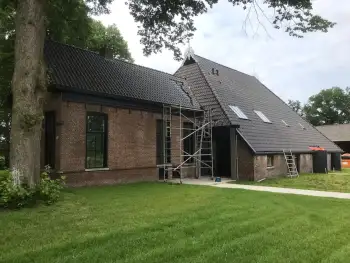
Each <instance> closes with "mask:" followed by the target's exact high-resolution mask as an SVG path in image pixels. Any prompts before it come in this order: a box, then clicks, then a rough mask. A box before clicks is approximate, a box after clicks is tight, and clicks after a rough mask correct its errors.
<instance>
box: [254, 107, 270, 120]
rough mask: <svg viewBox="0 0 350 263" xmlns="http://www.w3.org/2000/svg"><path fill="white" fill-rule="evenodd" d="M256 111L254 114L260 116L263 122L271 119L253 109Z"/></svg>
mask: <svg viewBox="0 0 350 263" xmlns="http://www.w3.org/2000/svg"><path fill="white" fill-rule="evenodd" d="M254 112H255V113H256V115H258V116H259V117H260V119H262V120H263V121H264V122H268V123H271V121H270V120H269V119H268V118H267V117H266V116H265V114H264V113H262V112H261V111H258V110H255V111H254Z"/></svg>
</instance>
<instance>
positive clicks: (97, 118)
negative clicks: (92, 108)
mask: <svg viewBox="0 0 350 263" xmlns="http://www.w3.org/2000/svg"><path fill="white" fill-rule="evenodd" d="M87 130H88V132H104V130H105V116H103V115H89V116H88V117H87Z"/></svg>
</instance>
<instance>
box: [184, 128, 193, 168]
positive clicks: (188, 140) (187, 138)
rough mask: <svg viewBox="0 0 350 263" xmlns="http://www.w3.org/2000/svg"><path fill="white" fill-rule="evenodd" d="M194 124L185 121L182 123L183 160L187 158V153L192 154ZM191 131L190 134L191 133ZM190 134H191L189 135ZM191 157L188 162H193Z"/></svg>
mask: <svg viewBox="0 0 350 263" xmlns="http://www.w3.org/2000/svg"><path fill="white" fill-rule="evenodd" d="M193 132H194V126H193V123H191V122H185V123H184V130H183V134H182V136H183V138H184V140H183V145H184V146H183V147H184V148H183V150H184V155H185V156H184V159H183V161H185V160H187V159H188V158H189V156H188V155H193V154H194V133H193ZM191 133H192V134H191ZM190 134H191V135H190ZM193 161H194V160H193V158H191V159H190V160H189V161H188V162H193Z"/></svg>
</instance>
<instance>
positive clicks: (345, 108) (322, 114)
mask: <svg viewBox="0 0 350 263" xmlns="http://www.w3.org/2000/svg"><path fill="white" fill-rule="evenodd" d="M303 111H304V112H305V118H306V119H307V120H308V121H309V122H310V123H311V124H313V125H325V124H342V123H350V88H346V89H345V90H344V89H341V88H339V87H333V88H331V89H326V90H322V91H321V92H320V93H318V94H316V95H314V96H311V97H310V98H309V100H308V102H307V104H306V105H305V106H304V109H303Z"/></svg>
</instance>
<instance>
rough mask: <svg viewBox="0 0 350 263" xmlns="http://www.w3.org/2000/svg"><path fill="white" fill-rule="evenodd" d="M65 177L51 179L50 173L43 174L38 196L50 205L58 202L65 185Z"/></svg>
mask: <svg viewBox="0 0 350 263" xmlns="http://www.w3.org/2000/svg"><path fill="white" fill-rule="evenodd" d="M64 179H65V178H64V177H63V176H62V177H61V178H59V179H50V177H49V174H48V173H47V172H44V173H42V174H41V179H40V184H39V185H38V187H37V194H38V195H39V196H38V198H39V199H40V200H41V201H44V202H45V203H46V204H48V205H50V204H52V203H55V202H57V200H58V199H59V198H60V194H61V191H62V189H63V187H64Z"/></svg>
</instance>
